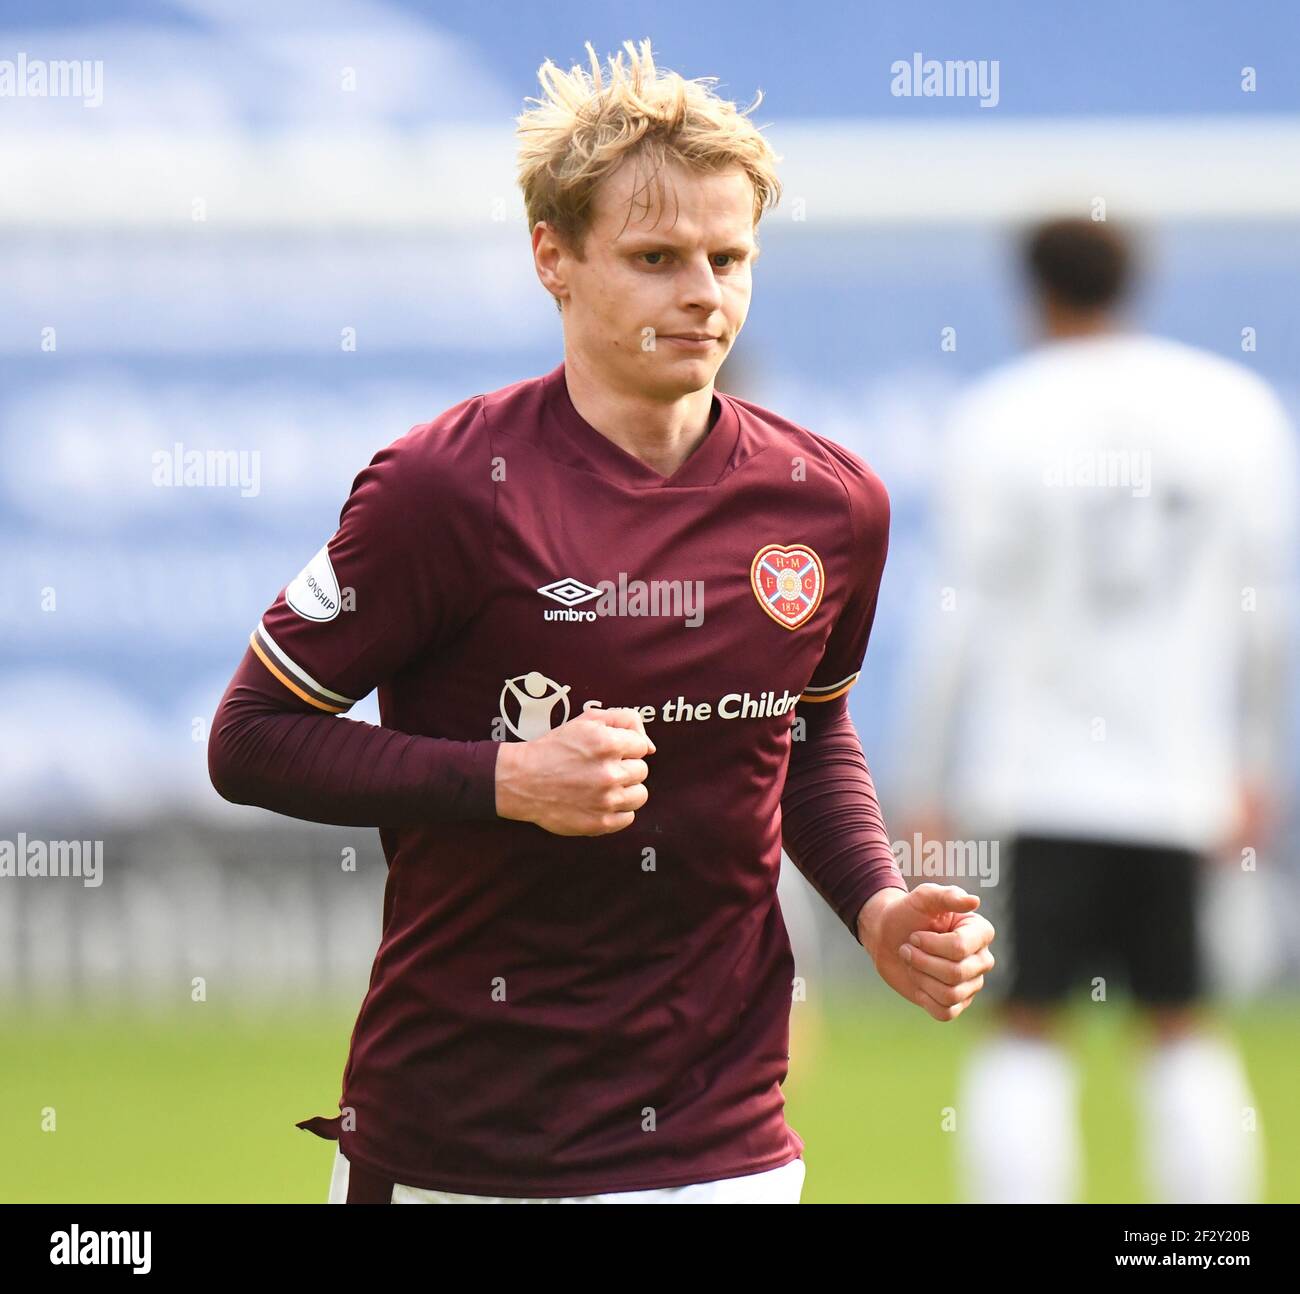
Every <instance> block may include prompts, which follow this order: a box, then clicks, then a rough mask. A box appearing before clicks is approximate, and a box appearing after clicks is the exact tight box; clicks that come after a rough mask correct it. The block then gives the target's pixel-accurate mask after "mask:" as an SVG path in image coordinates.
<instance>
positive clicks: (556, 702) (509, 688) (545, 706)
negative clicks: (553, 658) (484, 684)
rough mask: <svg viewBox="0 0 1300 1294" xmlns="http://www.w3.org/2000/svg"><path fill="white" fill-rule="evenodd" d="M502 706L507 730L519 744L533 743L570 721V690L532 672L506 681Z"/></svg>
mask: <svg viewBox="0 0 1300 1294" xmlns="http://www.w3.org/2000/svg"><path fill="white" fill-rule="evenodd" d="M500 704H501V721H502V722H503V723H504V724H505V726H506V729H507V730H508V731H509V732H510V733H512V734H513V735H514V736H516V737H518V738H519V740H520V741H532V740H533V739H534V738H536V737H541V736H543V735H545V734H546V733H548V732H550V730H551V729H552V728H558V727H559V726H560V724H562V723H567V722H568V719H569V688H568V685H567V684H560V683H557V682H556V681H555V680H554V679H553V678H547V677H546V675H545V674H540V673H538V671H537V670H535V669H533V670H529V671H528V673H527V674H516V675H515V677H514V678H508V679H506V681H505V683H504V684H503V686H502V688H501V703H500Z"/></svg>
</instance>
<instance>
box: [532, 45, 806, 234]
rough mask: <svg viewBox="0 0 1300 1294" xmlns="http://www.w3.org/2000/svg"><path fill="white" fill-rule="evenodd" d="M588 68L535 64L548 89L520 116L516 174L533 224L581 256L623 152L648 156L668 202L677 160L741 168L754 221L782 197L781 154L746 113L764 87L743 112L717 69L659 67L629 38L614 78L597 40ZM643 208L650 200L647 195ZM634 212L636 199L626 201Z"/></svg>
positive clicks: (701, 166)
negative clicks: (722, 90) (668, 174)
mask: <svg viewBox="0 0 1300 1294" xmlns="http://www.w3.org/2000/svg"><path fill="white" fill-rule="evenodd" d="M585 44H586V48H587V53H588V55H589V56H590V60H591V71H590V72H588V71H587V70H586V69H585V68H583V67H582V66H581V65H579V64H574V66H573V68H572V69H571V70H570V71H569V72H567V73H565V72H562V71H560V69H559V68H558V67H557V66H556V65H555V64H554V63H552V62H551V60H550V59H549V58H548V59H547V60H546V61H545V62H544V63H543V64H542V66H541V67H540V68H539V69H538V71H537V77H538V80H539V81H540V82H541V85H542V90H543V97H541V98H535V99H526V100H525V102H526V103H532V104H536V105H537V106H536V107H534V108H531V109H529V110H528V111H526V112H524V113H523V114H522V115H520V116H519V117H517V118H516V126H517V128H516V135H517V136H518V140H519V153H518V164H519V171H518V178H519V186H520V188H522V189H523V191H524V205H525V208H526V209H527V212H528V230H529V233H531V232H532V231H533V230H534V229H535V228H536V227H537V225H538V224H539V223H540V222H541V221H543V220H544V221H546V223H547V224H548V225H550V226H551V227H552V228H554V229H555V231H556V233H557V234H558V235H559V236H560V237H561V238H562V239H563V240H564V242H565V243H566V244H567V245H568V246H569V247H570V248H571V249H572V250H573V252H574V254H575V255H576V256H577V257H578V259H579V260H581V259H583V243H584V242H585V239H586V235H587V231H588V230H589V228H590V226H591V221H592V218H593V215H594V210H593V208H594V203H595V196H596V188H597V186H598V185H599V183H600V181H601V180H603V179H604V178H605V177H606V176H607V175H609V174H610V173H611V172H612V171H614V170H615V169H617V167H618V166H620V165H621V164H622V163H623V162H624V161H625V160H627V159H632V161H633V163H634V164H635V165H637V166H638V167H641V166H643V165H644V166H645V168H646V170H647V171H648V174H647V176H646V180H645V183H644V184H643V185H641V186H640V187H638V189H637V190H636V193H637V194H638V195H639V194H641V193H647V194H648V191H649V188H650V186H651V185H652V184H653V186H654V188H655V191H656V195H657V201H658V203H659V204H660V209H662V206H663V203H664V199H665V192H664V182H663V176H662V170H663V167H664V165H665V164H667V163H672V162H675V163H678V164H681V165H683V166H686V167H689V168H691V169H693V170H696V171H701V172H706V173H716V172H719V171H728V170H733V169H735V168H739V169H741V170H743V171H744V172H745V174H746V175H747V176H749V178H750V180H751V181H752V183H753V186H754V224H755V226H757V224H758V222H759V219H760V217H761V216H762V214H763V212H764V211H765V210H766V209H767V208H769V207H774V206H776V204H777V203H778V202H779V201H780V198H781V184H780V181H779V180H778V179H777V177H776V163H777V162H779V161H780V160H781V159H780V157H779V156H778V155H777V154H776V153H774V152H773V151H772V146H771V145H770V144H769V143H768V141H767V139H766V137H765V136H764V135H763V134H762V133H761V131H760V130H759V128H758V127H757V126H755V125H754V123H753V122H752V121H750V120H749V114H750V113H752V112H753V111H754V109H755V108H757V107H758V105H759V104H760V103H762V101H763V92H762V90H759V91H758V97H757V98H756V99H755V100H754V102H753V103H752V104H751V105H750V106H749V107H748V108H746V109H745V110H744V111H743V112H742V111H741V110H740V109H738V108H737V107H736V105H735V104H734V103H730V102H728V101H727V100H725V99H723V98H721V97H719V96H718V95H717V94H715V93H714V91H713V89H712V88H711V87H712V86H713V85H714V84H716V83H717V80H718V78H717V77H716V76H707V77H697V78H695V79H694V80H687V79H685V78H684V77H682V76H680V75H679V74H678V73H676V72H670V71H668V70H667V69H658V68H656V67H655V63H654V56H653V54H652V53H651V49H650V42H649V41H648V40H643V41H642V42H641V47H640V49H639V50H638V49H637V47H636V45H635V44H634V43H633V42H632V41H630V40H626V41H624V42H623V48H624V49H625V50H626V51H627V53H628V57H629V64H628V65H627V66H624V63H623V54H622V52H620V53H619V54H617V55H616V56H614V57H611V58H610V59H609V77H608V80H606V79H605V77H604V76H603V75H602V72H601V66H600V60H599V58H597V56H596V51H595V50H594V49H593V48H592V47H591V42H590V41H587V42H585ZM643 206H644V210H645V211H647V212H648V211H649V210H650V202H649V198H648V196H647V197H646V198H645V199H644V202H643ZM628 218H629V219H630V218H631V209H630V208H629V211H628Z"/></svg>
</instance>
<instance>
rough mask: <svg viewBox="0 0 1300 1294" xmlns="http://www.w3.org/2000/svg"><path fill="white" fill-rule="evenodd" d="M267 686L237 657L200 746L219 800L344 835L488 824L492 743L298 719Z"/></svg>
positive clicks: (260, 673) (253, 663)
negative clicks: (347, 831) (338, 829)
mask: <svg viewBox="0 0 1300 1294" xmlns="http://www.w3.org/2000/svg"><path fill="white" fill-rule="evenodd" d="M277 686H278V685H277V684H276V683H275V681H274V680H271V679H270V678H269V676H268V675H267V674H266V671H265V669H264V668H263V666H262V664H261V662H260V661H258V659H257V658H256V656H254V655H253V653H252V652H251V651H249V652H246V653H245V656H244V659H243V661H242V662H241V663H240V666H239V669H238V670H237V671H236V673H235V676H234V678H233V679H232V680H231V682H230V686H229V687H228V688H227V689H226V694H225V696H224V697H222V700H221V704H220V706H219V707H218V709H217V713H216V716H215V718H214V719H213V723H212V734H211V736H210V738H209V741H208V770H209V775H210V776H211V778H212V784H213V785H214V786H215V787H216V789H217V790H218V792H220V794H221V795H222V796H223V797H224V798H225V799H227V800H230V801H232V802H234V803H236V804H251V805H256V806H257V807H259V808H263V809H269V810H271V811H272V812H274V813H283V814H287V815H288V816H289V817H293V818H303V819H305V820H307V821H309V822H324V823H331V824H334V825H338V826H350V827H402V826H418V825H422V824H424V823H430V822H445V821H459V820H483V819H490V818H495V817H496V787H495V766H496V757H497V751H498V743H496V742H493V741H483V742H459V741H446V740H442V739H439V738H434V737H420V736H412V735H410V734H407V733H402V732H395V731H393V730H392V729H389V728H380V727H377V726H376V725H374V724H370V723H361V722H356V721H353V720H350V719H343V718H341V717H339V716H336V715H328V714H317V713H304V712H303V711H302V710H301V709H297V708H290V706H291V705H292V704H293V703H291V702H288V701H286V700H285V699H284V698H283V697H282V696H281V695H279V694H278V693H277V692H276V691H275V690H274V689H276V688H277Z"/></svg>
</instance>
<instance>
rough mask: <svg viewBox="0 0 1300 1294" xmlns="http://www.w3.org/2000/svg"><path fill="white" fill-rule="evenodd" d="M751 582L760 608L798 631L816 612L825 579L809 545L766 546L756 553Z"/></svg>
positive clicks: (819, 562)
mask: <svg viewBox="0 0 1300 1294" xmlns="http://www.w3.org/2000/svg"><path fill="white" fill-rule="evenodd" d="M749 582H750V584H751V586H752V587H753V590H754V596H755V597H756V598H757V599H758V605H759V606H760V607H762V608H763V610H764V611H766V612H767V614H768V615H770V616H771V617H772V619H773V620H775V621H776V622H777V624H779V625H784V626H785V627H786V628H787V629H798V628H799V626H800V625H801V624H804V623H805V622H806V621H807V620H808V619H809V618H810V617H811V616H812V614H813V612H814V611H816V610H817V608H818V606H819V605H820V604H821V600H822V590H823V588H824V587H825V584H826V576H825V573H824V572H823V570H822V560H821V558H820V557H818V556H817V554H816V553H815V552H813V550H812V549H811V548H809V547H808V546H807V545H806V544H765V545H764V546H763V547H762V548H760V549H759V550H758V552H756V553H755V554H754V560H753V563H752V564H751V565H750V568H749Z"/></svg>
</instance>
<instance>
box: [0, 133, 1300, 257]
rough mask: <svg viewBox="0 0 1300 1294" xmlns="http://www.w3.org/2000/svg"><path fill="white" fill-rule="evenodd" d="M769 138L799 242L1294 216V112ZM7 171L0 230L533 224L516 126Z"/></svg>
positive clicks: (31, 142) (115, 153) (27, 160)
mask: <svg viewBox="0 0 1300 1294" xmlns="http://www.w3.org/2000/svg"><path fill="white" fill-rule="evenodd" d="M759 121H760V124H762V121H763V119H762V117H761V115H760V118H759ZM767 133H768V136H769V138H770V139H771V141H772V143H773V146H774V147H775V148H776V150H777V152H778V154H779V155H780V156H781V157H782V159H783V160H782V163H781V169H780V174H781V179H782V184H783V186H784V190H785V197H784V199H783V201H782V203H781V205H780V207H778V208H777V210H776V211H775V212H773V213H771V214H770V215H769V216H768V217H767V218H766V221H765V226H764V227H765V228H767V227H770V226H771V225H776V226H778V227H781V228H784V227H787V226H788V227H789V229H790V231H791V232H792V233H796V234H814V235H815V234H816V232H817V231H818V229H824V228H825V226H826V225H827V224H864V223H871V224H879V223H898V222H917V221H925V222H932V223H969V222H971V221H1006V220H1014V219H1019V218H1024V217H1027V216H1031V215H1034V214H1037V213H1040V212H1042V211H1043V210H1045V209H1071V210H1078V211H1086V210H1087V209H1088V204H1090V203H1091V202H1092V200H1093V199H1094V198H1096V197H1102V198H1105V199H1106V202H1107V210H1108V214H1110V215H1112V216H1114V217H1116V218H1118V217H1121V216H1135V217H1139V218H1151V217H1167V218H1225V217H1230V218H1236V219H1252V218H1269V219H1275V218H1279V217H1293V216H1297V215H1300V166H1297V165H1295V163H1294V161H1293V159H1295V158H1297V157H1300V120H1297V119H1296V118H1295V117H1289V116H1280V115H1279V116H1269V115H1264V114H1260V115H1253V114H1247V113H1243V114H1241V115H1240V116H1232V117H1105V118H1077V117H1071V118H1060V119H1046V118H1036V119H1023V118H1021V119H1016V118H1011V117H1008V118H997V114H996V112H988V113H984V114H982V115H980V116H978V117H973V118H972V119H971V120H970V121H945V122H934V121H930V122H918V121H900V122H871V121H860V120H825V121H807V120H805V121H793V122H790V123H788V124H786V125H783V126H771V127H770V128H768V130H767ZM0 175H4V177H5V182H4V184H3V185H0V229H6V228H7V229H14V228H30V229H40V230H48V229H51V228H97V229H106V228H107V229H111V228H121V229H141V228H144V229H170V230H177V231H179V230H192V231H193V232H194V233H195V234H196V236H201V235H202V233H203V232H204V231H205V230H212V231H214V232H216V233H220V232H222V231H226V232H229V231H231V230H236V231H238V230H285V229H291V230H310V229H348V228H354V229H361V230H367V229H372V230H396V231H410V232H412V233H426V234H427V233H437V232H453V231H454V232H467V233H473V232H474V231H478V232H485V233H486V232H492V231H494V230H495V231H497V232H510V233H513V232H515V227H516V226H522V224H523V204H522V200H521V198H520V195H519V190H518V188H517V187H516V184H515V176H514V140H513V135H512V126H511V123H510V122H508V121H505V122H501V123H500V124H491V125H468V126H462V127H457V128H456V129H455V130H429V131H423V132H398V131H393V130H373V129H369V130H358V131H350V132H345V133H339V132H333V133H330V132H324V131H316V132H313V131H302V130H295V131H292V132H278V133H276V132H268V133H263V134H256V135H249V134H242V133H231V132H222V133H215V132H210V133H207V134H204V133H202V132H186V133H183V134H182V133H178V132H170V131H153V132H141V131H118V132H109V131H103V132H101V131H98V130H97V131H95V132H92V131H90V130H76V131H71V130H63V129H51V130H48V131H10V132H8V133H6V134H4V135H3V136H0ZM196 204H201V206H196ZM196 210H201V211H202V214H203V217H204V218H203V219H202V220H198V219H196V218H195V212H196ZM801 217H802V218H801Z"/></svg>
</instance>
